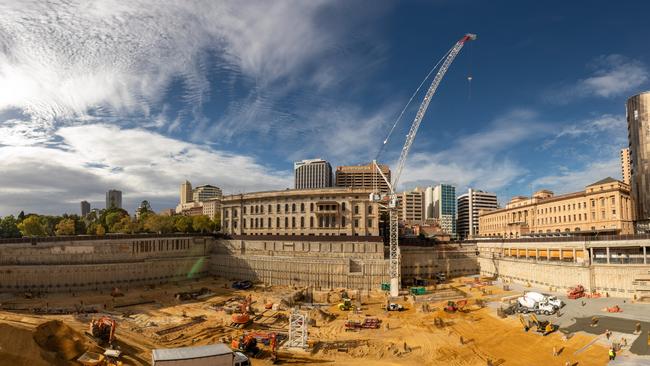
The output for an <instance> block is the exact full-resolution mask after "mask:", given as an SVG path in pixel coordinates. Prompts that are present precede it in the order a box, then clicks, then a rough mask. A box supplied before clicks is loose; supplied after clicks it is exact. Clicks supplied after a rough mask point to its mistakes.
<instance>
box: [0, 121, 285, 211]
mask: <svg viewBox="0 0 650 366" xmlns="http://www.w3.org/2000/svg"><path fill="white" fill-rule="evenodd" d="M56 134H57V136H59V137H60V138H61V140H62V142H61V143H60V144H59V145H58V146H56V147H55V146H51V147H43V146H5V147H0V161H2V167H3V174H2V175H0V186H2V187H3V190H2V194H0V202H3V203H2V204H1V205H0V215H4V214H9V213H15V211H17V210H22V209H24V210H26V211H29V210H31V211H37V212H41V213H46V212H49V213H57V214H58V213H61V212H60V211H47V210H57V209H61V204H59V205H58V206H57V205H56V204H54V203H53V205H52V207H48V206H47V205H45V206H44V204H47V203H48V202H49V201H48V200H52V198H54V197H56V200H58V201H59V202H65V203H64V204H63V207H64V208H65V209H66V210H69V211H70V212H73V211H74V212H76V211H77V206H78V202H79V201H80V200H82V199H90V200H94V201H95V202H100V201H101V197H102V194H103V192H105V191H106V190H108V189H109V188H116V189H120V190H122V191H123V192H124V194H125V200H126V201H127V207H129V208H133V207H135V206H136V205H137V204H138V203H139V202H140V200H142V199H150V200H152V201H153V202H152V203H153V204H158V205H161V204H163V203H165V204H167V205H168V206H169V205H172V204H175V203H176V202H177V201H178V197H177V196H178V184H179V182H182V181H183V180H185V179H189V180H191V181H192V182H193V183H195V184H207V183H209V184H214V185H217V186H219V187H222V188H223V189H224V190H225V192H227V193H237V192H245V191H252V190H260V189H282V188H286V187H289V186H290V185H291V176H290V175H289V174H287V172H284V171H274V170H273V169H271V168H269V167H265V166H262V165H260V164H258V163H256V162H255V160H254V159H253V158H251V157H249V156H245V155H235V154H231V153H227V152H223V151H217V150H212V149H208V148H205V147H202V146H199V145H196V144H192V143H187V142H183V141H179V140H175V139H172V138H168V137H165V136H162V135H160V134H157V133H153V132H150V131H146V130H143V129H119V128H118V127H115V126H110V125H102V124H93V125H83V126H73V127H64V128H61V129H59V130H58V131H57V132H56ZM17 196H20V197H24V198H26V199H25V200H24V201H22V200H17V199H16V198H15V197H17ZM41 201H42V202H41ZM102 206H103V205H100V207H102ZM157 208H158V209H161V208H163V207H160V206H159V207H157Z"/></svg>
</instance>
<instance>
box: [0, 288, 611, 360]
mask: <svg viewBox="0 0 650 366" xmlns="http://www.w3.org/2000/svg"><path fill="white" fill-rule="evenodd" d="M467 281H469V280H468V279H457V280H455V281H454V282H453V283H451V284H449V285H446V287H449V286H453V287H454V288H455V290H454V291H455V293H456V294H458V293H464V294H465V296H467V297H468V298H469V304H468V306H467V307H466V309H465V310H466V311H463V312H456V313H451V314H450V313H446V312H444V311H443V310H442V309H443V307H444V305H445V304H446V302H447V301H446V300H444V299H442V298H441V296H437V295H436V294H443V295H444V294H445V293H449V292H450V288H447V289H442V290H441V289H437V291H433V289H432V288H430V290H431V291H432V292H433V295H432V294H428V295H424V296H419V297H418V298H417V299H415V300H416V301H415V302H413V300H414V299H413V298H411V297H407V298H406V300H405V299H400V301H399V303H401V304H403V305H404V306H405V307H406V309H407V310H405V311H403V312H386V311H384V310H383V309H382V306H383V305H384V304H385V297H384V296H385V295H384V294H383V293H382V292H379V291H376V292H371V293H369V294H368V293H362V296H361V299H360V300H358V298H357V296H356V295H357V294H356V293H355V292H354V291H351V292H350V293H349V295H352V297H355V301H354V302H355V303H356V304H360V305H361V310H360V311H341V310H339V309H338V308H337V304H338V303H339V301H340V291H337V290H327V291H313V296H312V299H311V302H310V303H316V305H315V306H309V305H306V304H305V303H301V302H298V303H297V305H299V306H300V307H301V310H302V311H304V312H307V313H309V315H310V319H312V322H315V324H314V323H312V325H311V326H310V327H309V343H310V348H309V349H307V350H304V351H295V350H286V349H282V348H281V349H280V352H279V355H280V359H281V364H288V365H307V364H311V365H313V364H336V365H360V364H363V365H451V366H454V365H457V366H465V365H486V364H487V361H488V359H489V360H491V361H492V363H493V364H494V365H565V362H567V361H568V362H570V364H571V365H576V364H577V365H606V364H607V362H608V360H607V347H606V344H603V343H602V342H592V341H593V340H594V339H595V336H594V335H590V334H587V333H584V332H578V333H575V334H573V335H572V336H570V337H569V338H568V339H566V337H563V334H562V333H560V332H556V333H553V334H550V335H548V336H546V337H543V336H541V335H539V334H538V333H536V332H533V331H529V332H524V330H523V327H522V326H521V324H520V323H519V320H518V319H517V318H515V317H510V318H507V319H501V318H498V317H497V316H496V310H495V306H494V304H493V303H494V302H495V301H499V300H500V299H501V298H502V297H504V296H508V295H512V294H515V292H506V291H503V290H501V289H500V288H499V287H497V286H485V287H483V292H482V291H479V290H477V289H472V288H471V287H470V286H468V285H467V283H466V282H467ZM228 283H230V282H229V281H226V280H224V279H219V278H206V279H201V280H191V281H187V282H182V283H175V284H166V285H160V286H156V287H155V288H149V287H147V288H130V289H126V288H125V289H121V290H122V291H123V292H124V293H125V296H123V297H116V298H113V297H111V296H110V294H109V292H107V291H104V292H87V293H75V294H72V293H69V294H49V295H47V297H44V298H34V299H25V298H5V299H4V300H3V301H2V309H5V310H1V311H0V366H4V365H12V366H21V365H26V366H27V365H29V366H38V365H50V364H56V365H75V364H77V363H76V362H75V361H74V360H75V359H76V358H77V357H78V356H79V355H80V354H81V353H83V351H84V350H85V349H97V346H96V344H95V343H94V342H93V341H92V340H91V339H90V338H88V337H87V336H86V335H84V332H86V331H87V328H88V322H89V321H90V319H91V318H93V317H98V316H101V315H104V314H106V315H109V316H112V317H113V318H114V319H115V320H116V321H117V322H118V328H117V332H116V338H117V343H116V345H117V346H118V347H119V348H120V349H121V350H122V351H123V354H124V357H123V361H124V363H125V364H127V365H147V364H149V363H150V360H151V349H154V348H166V347H181V346H192V345H204V344H211V343H217V342H227V343H229V342H230V340H231V339H232V338H233V337H237V336H239V335H240V334H242V333H243V332H244V331H253V330H257V331H265V332H278V333H286V332H287V327H288V321H287V319H288V314H289V311H290V309H289V306H288V305H287V302H288V303H290V302H291V298H292V297H293V295H294V294H295V293H296V292H297V290H300V289H294V288H288V287H264V286H256V287H254V288H253V289H251V290H249V291H234V290H232V289H230V288H226V285H227V284H228ZM202 287H207V288H209V289H210V290H211V291H212V294H211V295H210V296H208V297H207V298H204V299H201V300H196V301H185V302H181V301H179V300H176V299H175V298H174V294H175V293H176V292H179V291H187V290H196V289H199V288H202ZM454 291H452V293H454ZM248 295H251V296H252V299H253V301H254V302H253V305H252V308H253V310H254V311H255V313H256V315H255V316H254V317H255V318H256V320H255V322H254V323H253V324H252V325H250V326H249V327H248V328H247V329H245V330H240V329H233V328H231V327H230V315H229V314H227V313H226V311H224V310H223V309H224V307H225V308H232V307H233V306H234V305H236V304H237V302H238V300H237V299H240V298H243V297H244V296H248ZM443 297H444V296H443ZM229 299H230V301H229ZM476 299H480V300H483V301H485V302H487V303H489V304H490V305H491V306H486V307H481V306H479V305H477V304H476ZM283 300H284V302H283ZM140 301H149V302H150V303H147V304H143V305H133V306H128V305H129V304H132V303H134V302H140ZM266 303H274V304H280V305H279V306H280V310H277V311H275V310H265V309H264V304H266ZM75 305H77V306H78V307H80V306H84V307H86V308H89V307H93V308H95V309H97V310H99V311H100V313H96V314H74V313H73V314H64V315H35V314H34V313H33V312H32V310H31V309H33V308H39V307H40V308H46V307H47V308H50V309H52V308H72V307H74V306H75ZM125 305H127V306H125ZM427 308H428V309H427ZM7 309H11V310H7ZM318 309H321V310H318ZM199 316H204V317H205V321H203V322H201V323H199V324H195V325H192V326H189V327H187V328H184V329H181V330H178V331H175V332H170V333H169V334H165V335H162V336H161V335H158V334H157V333H156V332H159V331H160V330H163V329H167V328H170V327H173V326H177V325H180V324H185V323H187V322H189V321H191V320H192V318H193V317H199ZM366 316H371V317H377V318H378V319H380V320H381V327H380V328H379V329H363V330H360V331H352V332H350V331H346V330H345V322H346V320H348V319H349V320H363V318H365V317H366ZM436 318H438V319H439V320H440V321H438V322H437V323H438V325H436V321H435V319H436ZM330 319H333V320H330ZM55 320H58V321H61V322H62V324H63V325H64V326H65V329H63V330H60V329H59V328H62V326H61V325H58V326H57V327H52V326H51V322H52V321H55ZM42 324H50V325H49V327H50V328H52V329H50V330H48V331H49V333H47V334H46V336H45V338H46V339H51V341H50V342H49V343H48V347H49V348H44V346H42V345H41V344H39V343H38V342H36V339H38V338H39V337H40V339H41V342H40V343H43V341H42V339H43V334H40V333H38V329H37V327H38V326H39V325H42ZM41 327H42V328H43V326H41ZM55 328H56V329H55ZM47 329H49V328H47ZM57 332H58V333H57ZM41 333H43V331H42V330H41ZM37 334H38V335H37ZM48 337H49V338H48ZM461 337H462V339H463V340H462V344H461ZM58 338H64V339H71V340H72V341H71V343H70V342H68V344H64V343H65V342H64V341H63V340H61V339H58ZM57 340H58V341H57ZM554 347H555V349H556V350H558V351H559V353H560V354H559V356H554V355H553V348H554ZM261 357H262V358H256V359H253V362H252V364H253V365H255V366H257V365H270V364H272V363H271V361H270V359H269V358H268V352H264V353H263V354H262V356H261Z"/></svg>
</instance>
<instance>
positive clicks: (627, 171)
mask: <svg viewBox="0 0 650 366" xmlns="http://www.w3.org/2000/svg"><path fill="white" fill-rule="evenodd" d="M621 177H623V183H625V184H631V183H632V162H631V161H630V148H629V147H626V148H625V149H621Z"/></svg>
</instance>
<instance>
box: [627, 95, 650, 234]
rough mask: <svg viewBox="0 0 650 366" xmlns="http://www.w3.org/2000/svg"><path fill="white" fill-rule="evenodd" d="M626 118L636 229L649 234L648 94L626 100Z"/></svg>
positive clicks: (649, 110)
mask: <svg viewBox="0 0 650 366" xmlns="http://www.w3.org/2000/svg"><path fill="white" fill-rule="evenodd" d="M626 118H627V131H628V139H629V148H630V160H631V165H632V169H631V170H632V179H631V195H632V200H633V202H634V205H635V209H634V213H635V216H636V217H635V219H636V221H637V229H638V230H639V231H650V92H644V93H640V94H637V95H635V96H632V97H630V98H629V99H628V100H627V103H626Z"/></svg>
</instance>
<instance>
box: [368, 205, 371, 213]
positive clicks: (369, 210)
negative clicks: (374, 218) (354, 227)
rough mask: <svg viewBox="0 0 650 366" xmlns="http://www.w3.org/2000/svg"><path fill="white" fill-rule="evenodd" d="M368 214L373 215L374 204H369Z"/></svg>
mask: <svg viewBox="0 0 650 366" xmlns="http://www.w3.org/2000/svg"><path fill="white" fill-rule="evenodd" d="M368 215H372V206H368Z"/></svg>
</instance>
